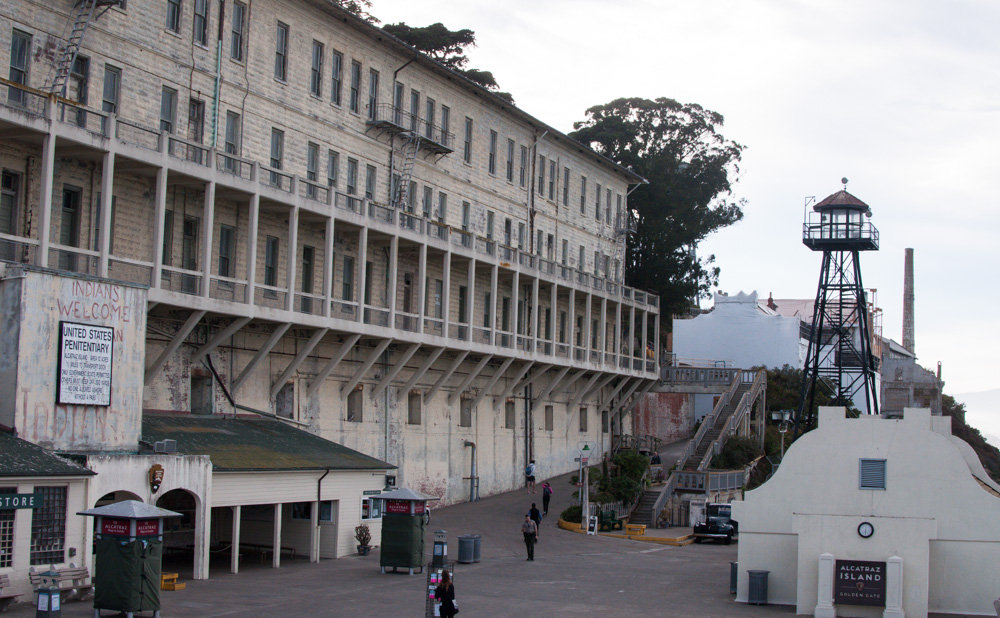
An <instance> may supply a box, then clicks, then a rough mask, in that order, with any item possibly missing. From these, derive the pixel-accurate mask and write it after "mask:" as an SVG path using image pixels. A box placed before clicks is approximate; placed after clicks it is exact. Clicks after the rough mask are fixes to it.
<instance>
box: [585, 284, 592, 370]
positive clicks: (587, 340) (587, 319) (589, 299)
mask: <svg viewBox="0 0 1000 618" xmlns="http://www.w3.org/2000/svg"><path fill="white" fill-rule="evenodd" d="M584 296H586V303H587V304H586V306H585V307H584V314H583V349H584V354H583V362H585V363H589V362H590V349H591V345H590V328H591V319H590V311H591V307H590V306H591V305H592V304H593V303H592V301H593V298H592V297H593V294H591V293H590V292H587V293H586V294H584Z"/></svg>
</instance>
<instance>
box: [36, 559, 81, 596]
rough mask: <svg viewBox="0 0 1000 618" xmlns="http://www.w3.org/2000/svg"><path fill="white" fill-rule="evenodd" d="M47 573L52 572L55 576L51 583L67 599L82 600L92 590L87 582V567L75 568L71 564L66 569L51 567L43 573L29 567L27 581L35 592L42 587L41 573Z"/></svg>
mask: <svg viewBox="0 0 1000 618" xmlns="http://www.w3.org/2000/svg"><path fill="white" fill-rule="evenodd" d="M47 571H53V572H55V573H56V574H57V575H56V577H55V578H54V582H53V583H55V585H56V586H58V587H59V590H60V591H61V592H64V593H68V594H67V595H66V598H67V599H82V598H84V597H86V596H87V594H89V593H90V592H93V590H94V584H93V583H92V582H90V581H89V580H90V571H89V570H88V569H87V567H80V566H76V565H75V564H73V563H72V562H71V563H70V564H69V566H68V567H62V568H58V569H57V568H56V567H55V566H52V567H49V568H48V569H45V571H38V570H36V569H35V567H31V570H30V571H29V572H28V579H29V580H30V581H31V585H32V586H33V587H34V588H35V590H36V591H37V590H38V587H39V586H41V585H42V573H45V572H47Z"/></svg>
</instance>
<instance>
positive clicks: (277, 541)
mask: <svg viewBox="0 0 1000 618" xmlns="http://www.w3.org/2000/svg"><path fill="white" fill-rule="evenodd" d="M272 540H273V544H272V548H273V550H274V553H272V554H271V567H272V568H275V569H277V568H278V567H280V566H281V504H275V505H274V538H273V539H272Z"/></svg>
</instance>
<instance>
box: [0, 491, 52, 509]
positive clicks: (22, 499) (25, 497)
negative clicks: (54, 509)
mask: <svg viewBox="0 0 1000 618" xmlns="http://www.w3.org/2000/svg"><path fill="white" fill-rule="evenodd" d="M40 508H42V494H0V511H9V510H12V509H40Z"/></svg>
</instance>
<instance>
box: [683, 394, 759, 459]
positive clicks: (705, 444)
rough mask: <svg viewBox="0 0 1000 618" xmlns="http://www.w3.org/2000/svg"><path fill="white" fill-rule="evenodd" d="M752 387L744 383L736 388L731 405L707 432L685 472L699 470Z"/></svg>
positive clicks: (723, 410)
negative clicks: (706, 454) (741, 400)
mask: <svg viewBox="0 0 1000 618" xmlns="http://www.w3.org/2000/svg"><path fill="white" fill-rule="evenodd" d="M751 386H752V384H746V383H743V384H740V385H739V386H737V387H736V392H735V393H733V396H732V397H731V398H730V399H729V404H728V405H726V407H724V408H723V409H722V412H721V413H720V414H719V418H717V419H715V425H713V426H712V427H711V428H709V429H708V431H706V432H705V435H704V436H703V437H702V439H701V443H700V444H698V446H697V448H695V451H694V454H693V455H692V456H691V457H690V458H688V460H687V461H686V462H685V463H684V469H685V470H696V469H697V468H698V464H700V463H701V460H702V459H703V458H704V457H705V453H707V452H708V449H710V448H711V447H712V444H713V443H714V442H715V441H716V440H718V439H719V434H721V433H722V428H723V427H724V426H725V425H726V421H727V420H729V417H730V416H732V415H733V412H734V411H735V410H736V406H738V405H739V403H740V399H742V398H743V395H744V394H745V393H746V392H747V391H749V390H750V388H751Z"/></svg>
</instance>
